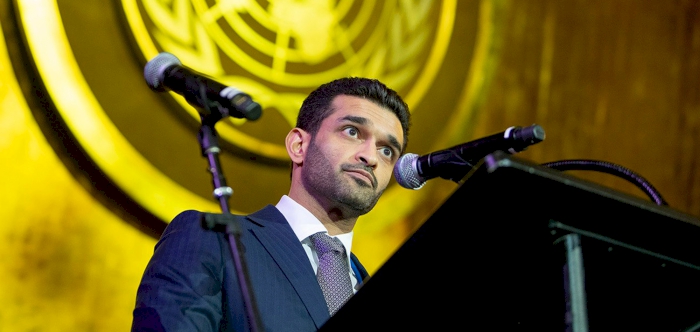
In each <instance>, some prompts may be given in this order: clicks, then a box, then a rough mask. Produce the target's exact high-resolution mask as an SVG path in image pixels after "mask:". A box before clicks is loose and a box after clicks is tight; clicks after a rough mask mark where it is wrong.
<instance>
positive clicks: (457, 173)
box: [394, 124, 545, 189]
mask: <svg viewBox="0 0 700 332" xmlns="http://www.w3.org/2000/svg"><path fill="white" fill-rule="evenodd" d="M544 138H545V133H544V129H542V127H541V126H539V125H537V124H533V125H532V126H529V127H524V128H523V127H519V126H514V127H510V128H508V129H506V130H505V131H504V132H502V133H498V134H493V135H491V136H487V137H484V138H479V139H476V140H473V141H470V142H467V143H464V144H460V145H456V146H453V147H451V148H448V149H445V150H441V151H437V152H432V153H429V154H427V155H424V156H418V155H417V154H415V153H407V154H404V155H403V156H401V158H399V160H398V161H397V162H396V165H395V166H394V178H395V179H396V181H397V182H398V183H399V184H400V185H401V186H402V187H404V188H408V189H420V188H421V187H423V185H424V184H425V181H427V180H430V179H432V178H435V177H441V178H443V179H447V180H452V181H455V182H459V181H460V180H461V179H462V178H463V177H464V176H465V175H467V173H468V172H469V171H470V170H471V169H472V168H474V166H475V165H476V163H478V162H479V161H480V160H481V159H482V158H484V157H486V156H487V155H488V154H491V153H493V152H496V151H504V152H507V153H510V154H514V153H517V152H520V151H523V150H525V149H527V147H528V146H530V145H533V144H536V143H539V142H542V141H543V140H544Z"/></svg>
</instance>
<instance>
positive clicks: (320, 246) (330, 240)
mask: <svg viewBox="0 0 700 332" xmlns="http://www.w3.org/2000/svg"><path fill="white" fill-rule="evenodd" d="M311 243H313V244H314V248H316V252H318V254H319V255H323V254H325V253H328V252H331V251H335V252H337V253H343V252H345V247H344V246H343V243H342V242H340V240H338V238H336V237H330V236H328V235H327V234H326V233H316V234H313V235H311Z"/></svg>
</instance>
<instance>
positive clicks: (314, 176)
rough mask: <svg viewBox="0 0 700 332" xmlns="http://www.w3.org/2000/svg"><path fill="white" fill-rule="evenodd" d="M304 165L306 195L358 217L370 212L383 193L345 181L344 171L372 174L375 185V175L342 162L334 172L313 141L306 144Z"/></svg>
mask: <svg viewBox="0 0 700 332" xmlns="http://www.w3.org/2000/svg"><path fill="white" fill-rule="evenodd" d="M304 166H306V167H304V168H303V170H302V172H301V173H302V175H301V179H302V182H303V183H304V186H306V187H307V190H309V192H312V193H313V195H320V196H322V197H319V198H322V199H329V200H331V201H333V202H336V203H339V204H341V205H342V206H343V207H345V208H347V209H349V210H351V211H353V213H354V214H357V215H358V216H359V215H363V214H365V213H367V212H369V211H371V210H372V208H374V206H375V205H376V204H377V201H378V200H379V197H380V196H381V195H382V193H383V192H384V188H382V189H381V190H379V191H375V189H374V188H375V187H374V186H373V185H370V184H368V183H367V182H365V181H363V180H361V179H348V178H347V177H346V176H345V174H343V173H344V172H345V171H346V170H352V169H364V170H366V171H368V172H369V173H370V174H372V177H373V180H372V182H373V184H374V185H375V186H376V185H377V181H376V178H374V172H372V170H371V169H370V168H368V167H366V166H364V165H361V164H357V165H353V164H348V163H345V164H342V165H341V166H340V169H339V170H337V169H336V168H335V167H334V166H333V164H332V163H331V162H330V161H329V160H328V158H326V156H325V155H324V154H323V153H322V152H321V150H320V149H319V147H318V146H317V145H316V142H315V139H312V140H311V143H310V144H309V150H308V151H307V155H306V160H305V162H304Z"/></svg>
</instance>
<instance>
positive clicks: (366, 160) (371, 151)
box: [357, 140, 379, 169]
mask: <svg viewBox="0 0 700 332" xmlns="http://www.w3.org/2000/svg"><path fill="white" fill-rule="evenodd" d="M377 153H379V152H377V147H376V144H375V143H374V141H372V140H366V141H365V142H364V143H363V144H362V145H361V148H360V150H359V151H358V152H357V158H358V159H359V160H360V161H361V162H362V163H363V164H365V165H366V166H369V167H371V168H373V169H374V168H375V167H376V166H377V163H378V162H379V158H378V156H377Z"/></svg>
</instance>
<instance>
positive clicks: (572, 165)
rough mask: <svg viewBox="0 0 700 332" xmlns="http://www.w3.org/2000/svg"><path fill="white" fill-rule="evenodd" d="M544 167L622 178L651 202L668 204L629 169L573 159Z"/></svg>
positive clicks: (599, 162)
mask: <svg viewBox="0 0 700 332" xmlns="http://www.w3.org/2000/svg"><path fill="white" fill-rule="evenodd" d="M542 166H544V167H548V168H553V169H556V170H560V171H569V170H581V171H599V172H603V173H608V174H612V175H615V176H618V177H621V178H623V179H625V180H627V181H629V182H631V183H633V184H634V185H635V186H637V188H639V189H641V190H642V191H643V192H644V193H645V194H647V196H649V198H651V200H652V201H653V202H654V203H656V204H657V205H666V206H668V203H667V202H666V200H664V199H663V197H661V194H660V193H659V192H658V191H657V190H656V188H654V186H652V185H651V183H649V181H647V180H646V179H645V178H644V177H642V176H641V175H639V174H637V173H636V172H634V171H632V170H630V169H629V168H626V167H623V166H620V165H617V164H614V163H611V162H607V161H600V160H589V159H572V160H559V161H553V162H548V163H544V164H542Z"/></svg>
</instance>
